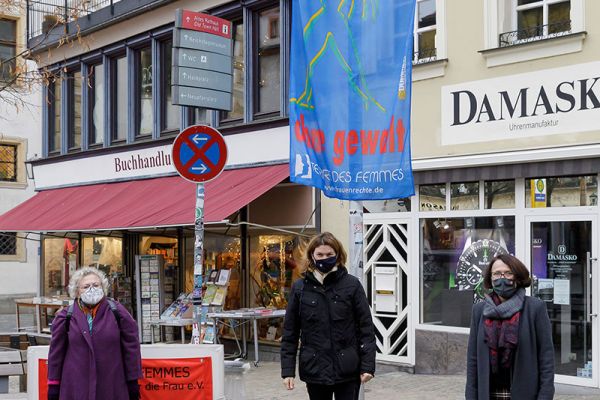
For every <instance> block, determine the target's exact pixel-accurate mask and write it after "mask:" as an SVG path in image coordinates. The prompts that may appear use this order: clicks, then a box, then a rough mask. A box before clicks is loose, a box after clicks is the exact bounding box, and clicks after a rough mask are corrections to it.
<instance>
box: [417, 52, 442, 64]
mask: <svg viewBox="0 0 600 400" xmlns="http://www.w3.org/2000/svg"><path fill="white" fill-rule="evenodd" d="M435 60H437V49H421V50H420V51H415V53H414V55H413V64H415V65H416V64H425V63H428V62H431V61H435Z"/></svg>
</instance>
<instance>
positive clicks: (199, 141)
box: [173, 125, 227, 183]
mask: <svg viewBox="0 0 600 400" xmlns="http://www.w3.org/2000/svg"><path fill="white" fill-rule="evenodd" d="M226 161H227V145H226V144H225V140H224V139H223V136H222V135H221V133H219V131H218V130H216V129H215V128H212V127H210V126H206V125H195V126H190V127H189V128H186V129H185V130H183V131H182V132H181V133H180V134H179V135H177V137H176V138H175V142H174V143H173V163H174V164H175V169H177V172H179V175H181V176H182V177H183V178H185V179H187V180H188V181H192V182H196V183H201V182H208V181H210V180H212V179H215V178H216V177H217V176H218V175H219V174H220V173H221V171H223V168H224V167H225V162H226Z"/></svg>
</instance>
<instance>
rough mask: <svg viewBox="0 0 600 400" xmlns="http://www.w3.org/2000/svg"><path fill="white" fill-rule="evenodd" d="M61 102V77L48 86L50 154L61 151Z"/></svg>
mask: <svg viewBox="0 0 600 400" xmlns="http://www.w3.org/2000/svg"><path fill="white" fill-rule="evenodd" d="M61 100H62V81H61V78H60V77H57V78H55V79H54V80H53V81H52V82H51V83H50V85H48V102H49V106H48V115H49V120H48V153H60V151H61V143H62V140H61V139H62V131H61V128H62V127H61V123H60V115H61Z"/></svg>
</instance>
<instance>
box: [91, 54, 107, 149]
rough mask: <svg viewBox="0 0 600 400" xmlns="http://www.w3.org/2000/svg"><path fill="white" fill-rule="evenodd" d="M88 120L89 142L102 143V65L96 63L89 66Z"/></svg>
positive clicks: (103, 107)
mask: <svg viewBox="0 0 600 400" xmlns="http://www.w3.org/2000/svg"><path fill="white" fill-rule="evenodd" d="M88 90H89V92H88V93H89V99H90V108H89V109H90V113H91V116H88V119H89V122H90V125H89V126H90V129H89V132H90V137H89V144H90V145H91V146H93V145H95V144H102V143H104V109H105V106H104V104H105V103H104V65H103V64H96V65H93V66H91V67H90V76H89V84H88Z"/></svg>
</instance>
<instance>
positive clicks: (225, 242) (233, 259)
mask: <svg viewBox="0 0 600 400" xmlns="http://www.w3.org/2000/svg"><path fill="white" fill-rule="evenodd" d="M192 250H193V249H192ZM204 251H205V257H204V271H205V272H206V274H210V271H214V270H217V271H220V270H222V269H228V270H229V271H230V272H229V286H228V287H227V295H226V297H225V302H224V304H223V309H224V310H237V309H240V308H241V307H242V291H241V289H242V284H241V279H242V275H241V240H240V238H239V237H237V236H226V235H220V234H216V233H206V234H205V235H204ZM190 272H191V274H190V275H191V279H190V277H187V279H186V286H188V287H189V288H190V292H191V291H192V289H193V286H194V285H193V270H190ZM221 333H225V332H221Z"/></svg>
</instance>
